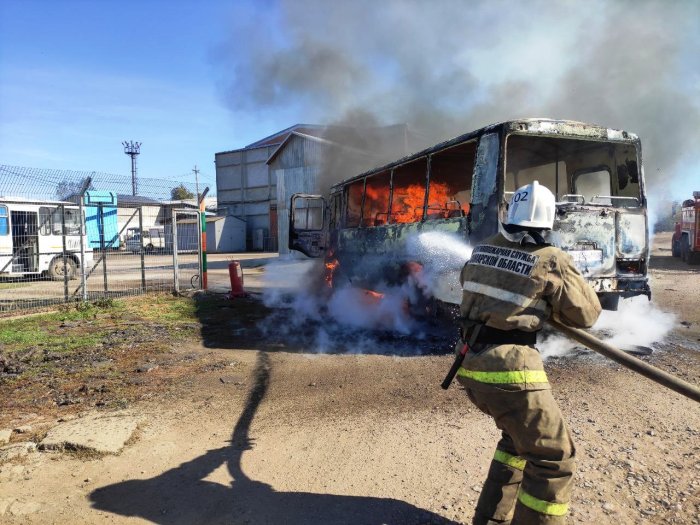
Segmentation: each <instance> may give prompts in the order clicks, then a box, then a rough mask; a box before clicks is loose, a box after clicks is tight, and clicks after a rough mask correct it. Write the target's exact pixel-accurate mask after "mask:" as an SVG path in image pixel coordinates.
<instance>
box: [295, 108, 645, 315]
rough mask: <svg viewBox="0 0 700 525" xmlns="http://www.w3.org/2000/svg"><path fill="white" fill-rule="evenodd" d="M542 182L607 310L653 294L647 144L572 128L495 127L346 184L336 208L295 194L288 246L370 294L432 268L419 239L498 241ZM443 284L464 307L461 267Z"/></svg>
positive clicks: (557, 232)
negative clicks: (416, 254)
mask: <svg viewBox="0 0 700 525" xmlns="http://www.w3.org/2000/svg"><path fill="white" fill-rule="evenodd" d="M533 180H537V181H539V182H540V184H544V185H546V186H547V187H548V188H549V189H550V190H551V191H552V192H553V193H554V194H555V196H556V198H557V215H556V220H555V223H554V228H553V230H552V231H551V232H550V234H549V236H548V237H549V238H548V240H549V242H551V243H552V244H554V245H556V246H559V247H561V248H562V249H564V250H566V251H567V252H568V253H569V254H570V255H571V256H572V257H573V259H574V261H575V262H576V264H577V266H578V268H579V269H580V270H581V273H582V274H583V275H584V277H585V278H586V279H588V281H589V282H590V283H591V285H592V286H593V287H594V289H595V290H596V292H597V293H598V294H599V297H600V298H601V302H602V303H603V305H604V306H605V307H607V308H609V309H615V308H616V306H617V302H618V300H619V298H620V297H630V296H635V295H642V294H643V295H647V296H650V290H649V286H648V282H647V265H648V259H649V236H648V222H647V206H646V197H645V189H644V177H643V170H642V153H641V145H640V141H639V138H638V137H637V136H636V135H634V134H632V133H627V132H625V131H619V130H614V129H608V128H604V127H600V126H596V125H590V124H584V123H580V122H573V121H561V120H549V119H525V120H514V121H508V122H504V123H500V124H496V125H492V126H487V127H485V128H482V129H479V130H477V131H474V132H471V133H467V134H465V135H462V136H459V137H457V138H455V139H452V140H449V141H447V142H444V143H441V144H438V145H436V146H433V147H432V148H429V149H427V150H424V151H421V152H418V153H415V154H413V155H410V156H408V157H405V158H403V159H400V160H398V161H396V162H393V163H391V164H388V165H386V166H382V167H380V168H376V169H374V170H371V171H369V172H365V173H362V174H360V175H358V176H356V177H353V178H351V179H348V180H345V181H343V182H340V183H338V184H336V185H335V186H333V187H332V188H331V191H330V195H329V200H328V201H326V200H325V199H324V198H323V197H322V196H320V195H301V194H297V195H294V196H292V202H291V207H290V236H289V239H290V241H289V247H290V249H294V250H298V251H301V252H303V253H305V254H306V255H308V256H310V257H321V256H324V257H325V258H326V265H327V267H329V268H333V269H335V268H336V266H338V267H339V268H338V270H339V271H340V273H341V275H342V277H341V278H342V279H343V280H344V281H347V280H349V281H351V282H352V283H353V284H356V285H359V286H363V287H368V288H371V287H372V284H373V282H375V283H376V282H387V281H391V280H392V279H393V280H396V279H400V276H401V275H404V274H405V270H404V269H405V267H406V265H407V264H409V265H410V264H412V263H418V264H423V263H424V262H425V261H420V260H417V261H415V260H413V258H412V256H411V254H410V250H409V239H411V238H412V237H414V236H415V235H417V234H420V233H423V232H429V231H439V232H445V233H451V234H455V235H457V236H459V237H460V238H462V239H464V240H465V242H467V243H469V244H471V245H474V244H476V243H478V242H479V241H481V240H483V239H485V238H487V237H489V236H491V235H493V234H495V233H496V232H497V231H498V221H499V220H500V219H502V218H505V216H506V213H507V206H508V200H509V197H510V195H511V194H512V193H513V192H514V191H515V190H516V189H517V188H519V187H520V186H522V185H524V184H527V183H529V182H532V181H533ZM392 276H393V277H392ZM336 279H337V278H336ZM440 283H441V285H440V286H439V288H438V290H436V291H435V292H434V295H435V297H436V299H438V300H440V301H443V302H446V303H452V304H458V303H459V301H460V299H461V289H460V286H459V282H458V271H452V272H450V274H449V275H445V276H444V279H440Z"/></svg>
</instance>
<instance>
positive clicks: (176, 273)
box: [171, 208, 180, 293]
mask: <svg viewBox="0 0 700 525" xmlns="http://www.w3.org/2000/svg"><path fill="white" fill-rule="evenodd" d="M172 225H173V227H172V228H171V230H172V235H173V279H174V281H175V293H180V271H179V268H178V267H177V212H176V211H175V209H174V208H173V211H172Z"/></svg>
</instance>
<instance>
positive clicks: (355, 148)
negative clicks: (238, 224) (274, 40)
mask: <svg viewBox="0 0 700 525" xmlns="http://www.w3.org/2000/svg"><path fill="white" fill-rule="evenodd" d="M419 146H420V140H419V138H418V136H417V135H415V134H414V133H412V132H410V131H409V130H408V126H406V125H405V124H399V125H395V126H383V127H373V128H362V129H357V128H351V127H346V126H319V125H314V124H296V125H294V126H291V127H289V128H287V129H284V130H282V131H279V132H277V133H275V134H273V135H270V136H268V137H265V138H263V139H261V140H259V141H257V142H254V143H252V144H249V145H248V146H246V147H244V148H240V149H236V150H231V151H224V152H221V153H216V154H215V163H216V193H217V197H218V214H219V215H224V216H226V215H232V216H234V217H237V218H239V219H241V220H243V221H244V222H245V226H246V228H245V232H246V250H247V251H279V253H280V254H285V253H289V249H288V247H287V242H288V236H289V215H288V207H289V200H290V197H291V195H292V194H293V193H319V192H320V193H325V192H327V190H328V188H329V187H330V184H331V183H333V182H337V181H339V180H341V179H343V178H346V177H349V176H352V175H355V174H357V173H358V172H359V171H360V170H363V169H368V168H370V167H372V166H374V165H377V164H381V163H382V162H386V161H387V160H392V159H395V158H398V157H401V156H403V155H407V154H408V153H410V152H412V151H415V150H416V149H419Z"/></svg>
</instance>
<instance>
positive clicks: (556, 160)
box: [505, 135, 642, 208]
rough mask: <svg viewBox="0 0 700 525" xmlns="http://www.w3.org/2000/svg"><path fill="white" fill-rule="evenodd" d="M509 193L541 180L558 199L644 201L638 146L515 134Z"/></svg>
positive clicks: (509, 149)
mask: <svg viewBox="0 0 700 525" xmlns="http://www.w3.org/2000/svg"><path fill="white" fill-rule="evenodd" d="M505 170H506V173H505V197H506V199H510V195H512V193H513V192H515V190H517V189H518V188H520V187H521V186H524V185H525V184H529V183H531V182H532V181H535V180H536V181H538V182H539V183H540V184H543V185H545V186H547V187H548V188H549V189H550V190H551V191H552V193H554V195H555V196H556V199H557V201H558V202H567V201H568V202H577V203H579V204H591V205H602V206H617V207H626V208H630V207H638V206H640V205H641V203H642V195H641V187H640V180H639V179H640V175H639V168H638V166H637V150H636V148H635V146H634V144H631V143H620V142H601V141H592V140H577V139H567V138H560V137H541V136H532V135H510V136H509V137H508V138H507V141H506V163H505Z"/></svg>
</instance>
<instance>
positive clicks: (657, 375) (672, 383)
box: [441, 318, 700, 403]
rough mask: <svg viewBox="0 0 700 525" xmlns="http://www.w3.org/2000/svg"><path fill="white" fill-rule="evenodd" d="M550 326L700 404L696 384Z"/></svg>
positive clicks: (591, 339)
mask: <svg viewBox="0 0 700 525" xmlns="http://www.w3.org/2000/svg"><path fill="white" fill-rule="evenodd" d="M549 324H550V325H552V326H553V327H554V328H556V329H557V330H559V331H560V332H561V333H563V334H564V335H566V336H568V337H570V338H571V339H573V340H574V341H577V342H579V343H581V344H582V345H585V346H587V347H588V348H590V349H591V350H593V351H594V352H597V353H599V354H601V355H604V356H605V357H607V358H608V359H612V360H613V361H615V362H617V363H619V364H621V365H622V366H624V367H626V368H629V369H630V370H633V371H634V372H637V373H638V374H641V375H643V376H644V377H646V378H648V379H651V380H652V381H656V382H657V383H659V384H660V385H663V386H665V387H666V388H670V389H671V390H673V391H675V392H678V393H679V394H682V395H684V396H685V397H688V398H690V399H692V400H693V401H697V402H698V403H700V388H698V387H696V386H695V385H692V384H690V383H688V382H686V381H683V380H682V379H681V378H679V377H676V376H674V375H671V374H669V373H668V372H664V371H663V370H661V369H659V368H656V367H655V366H652V365H650V364H649V363H647V362H645V361H642V360H641V359H637V358H636V357H633V356H631V355H629V354H628V353H626V352H623V351H622V350H620V349H619V348H615V347H614V346H612V345H609V344H608V343H605V342H604V341H601V340H600V339H598V338H597V337H594V336H592V335H591V334H589V333H588V332H584V331H583V330H579V329H578V328H572V327H570V326H566V325H565V324H562V323H560V322H559V321H557V320H556V319H551V318H550V319H549ZM478 333H479V332H478V330H477V331H476V335H474V336H473V337H472V338H471V340H470V341H469V342H468V343H466V344H464V346H463V348H462V351H461V352H460V353H459V354H457V356H456V357H455V361H454V363H453V364H452V368H450V371H449V372H448V373H447V377H445V380H444V381H443V382H442V385H441V386H442V388H444V389H445V390H446V389H448V388H449V386H450V383H452V380H453V379H454V377H455V375H457V371H458V370H459V368H460V366H462V363H463V362H464V358H465V356H466V353H467V352H468V351H469V349H470V348H471V347H472V346H473V345H474V342H475V340H476V338H477V336H478Z"/></svg>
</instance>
